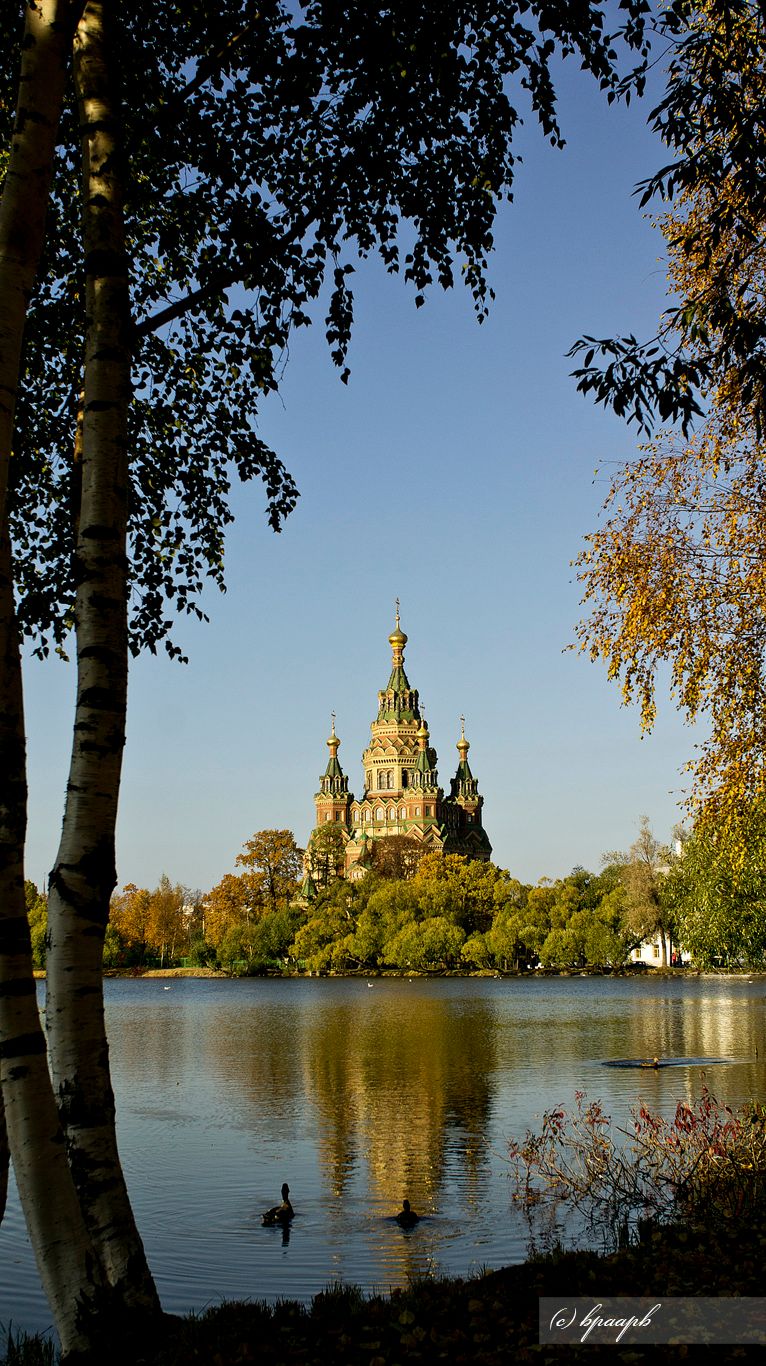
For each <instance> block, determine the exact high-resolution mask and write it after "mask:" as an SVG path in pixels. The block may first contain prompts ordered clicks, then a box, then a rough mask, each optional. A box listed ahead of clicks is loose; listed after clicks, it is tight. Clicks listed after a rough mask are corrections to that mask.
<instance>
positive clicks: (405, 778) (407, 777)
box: [402, 768, 410, 787]
mask: <svg viewBox="0 0 766 1366" xmlns="http://www.w3.org/2000/svg"><path fill="white" fill-rule="evenodd" d="M409 780H410V775H409V773H408V772H407V770H406V768H403V769H402V787H407V785H408V783H409Z"/></svg>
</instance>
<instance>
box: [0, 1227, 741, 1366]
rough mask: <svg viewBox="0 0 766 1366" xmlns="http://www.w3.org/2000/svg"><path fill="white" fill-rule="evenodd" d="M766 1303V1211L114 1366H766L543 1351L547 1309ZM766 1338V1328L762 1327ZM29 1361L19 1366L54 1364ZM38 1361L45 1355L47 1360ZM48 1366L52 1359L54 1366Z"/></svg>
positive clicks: (265, 1322) (331, 1300)
mask: <svg viewBox="0 0 766 1366" xmlns="http://www.w3.org/2000/svg"><path fill="white" fill-rule="evenodd" d="M614 1295H627V1296H651V1297H652V1299H653V1300H658V1301H660V1300H665V1301H667V1299H668V1298H669V1297H676V1296H679V1297H686V1296H692V1295H702V1296H716V1297H717V1296H732V1295H733V1296H758V1297H760V1296H766V1210H764V1211H763V1212H761V1213H759V1214H758V1215H755V1216H754V1215H751V1216H750V1217H749V1218H748V1219H747V1220H732V1221H730V1222H728V1223H721V1222H718V1223H717V1224H716V1225H715V1226H711V1225H710V1224H708V1225H707V1226H704V1227H701V1228H697V1229H692V1228H686V1227H680V1226H675V1227H671V1228H663V1229H655V1230H653V1231H651V1232H650V1233H649V1234H648V1236H647V1237H646V1238H645V1239H644V1241H643V1242H641V1243H640V1244H638V1245H637V1246H635V1247H630V1248H626V1249H624V1250H622V1251H620V1252H617V1253H615V1254H613V1255H611V1256H601V1255H599V1254H597V1253H593V1252H569V1253H559V1254H551V1255H548V1256H546V1257H544V1258H540V1259H539V1260H536V1261H531V1262H527V1263H525V1264H523V1265H521V1266H513V1267H506V1268H505V1269H503V1270H501V1271H494V1272H490V1273H488V1274H487V1275H485V1276H482V1277H480V1278H478V1279H473V1280H469V1281H460V1280H426V1281H421V1282H419V1283H418V1284H416V1285H413V1286H412V1287H410V1288H409V1289H406V1290H399V1291H395V1292H393V1293H392V1294H391V1295H386V1296H380V1297H374V1298H369V1299H367V1298H365V1297H364V1296H362V1295H361V1293H360V1292H358V1291H356V1290H354V1289H340V1290H331V1291H327V1292H325V1293H323V1294H321V1295H318V1296H317V1297H316V1299H315V1300H314V1301H313V1304H312V1305H311V1306H308V1307H304V1306H301V1305H299V1304H296V1303H294V1302H290V1301H285V1302H284V1303H282V1304H278V1305H276V1306H267V1305H263V1304H259V1303H247V1304H225V1305H222V1306H220V1307H218V1308H215V1309H211V1310H209V1311H208V1312H207V1313H205V1314H203V1315H201V1316H199V1317H196V1316H195V1317H191V1318H188V1319H182V1320H173V1321H170V1322H169V1324H168V1333H167V1336H166V1338H165V1341H164V1343H162V1344H161V1343H158V1342H157V1340H156V1338H155V1339H154V1340H153V1341H152V1342H151V1343H150V1342H146V1341H144V1342H143V1343H141V1344H133V1346H132V1347H130V1348H128V1347H127V1345H126V1344H125V1343H124V1341H123V1344H122V1347H123V1349H124V1350H123V1351H121V1350H120V1347H119V1346H118V1345H117V1344H110V1349H109V1350H108V1351H107V1352H105V1354H104V1358H103V1359H104V1366H118V1363H119V1366H250V1364H251V1363H262V1364H263V1366H314V1363H316V1366H320V1363H321V1366H325V1363H328V1362H329V1363H331V1366H407V1364H408V1363H412V1366H416V1363H431V1362H433V1363H437V1362H449V1363H455V1366H461V1363H472V1364H473V1366H500V1363H502V1364H503V1366H505V1364H506V1363H510V1362H525V1361H532V1362H539V1363H540V1364H541V1366H547V1363H556V1364H557V1366H558V1363H562V1362H567V1361H569V1360H570V1359H571V1358H574V1359H575V1360H578V1361H591V1360H594V1359H595V1360H597V1361H599V1362H600V1361H604V1362H607V1361H609V1362H614V1363H637V1364H640V1363H642V1362H665V1361H667V1362H671V1361H677V1360H679V1359H682V1360H688V1361H690V1362H698V1361H699V1362H705V1363H707V1362H711V1363H712V1362H719V1361H731V1362H735V1361H740V1362H741V1361H743V1360H745V1361H748V1362H761V1361H764V1360H766V1348H765V1347H764V1346H763V1345H761V1346H728V1347H726V1346H714V1345H711V1346H685V1345H683V1344H682V1343H675V1344H671V1345H668V1346H651V1345H644V1346H641V1345H638V1344H635V1345H634V1344H630V1345H623V1346H616V1345H613V1344H608V1345H595V1344H591V1343H586V1344H584V1345H582V1346H580V1345H574V1346H570V1345H566V1344H557V1345H553V1344H550V1345H549V1344H543V1345H541V1344H540V1343H539V1342H538V1300H539V1298H540V1297H541V1296H551V1297H554V1298H556V1299H557V1300H559V1301H560V1302H561V1304H562V1305H564V1304H567V1303H570V1302H571V1301H572V1299H573V1298H574V1297H575V1296H587V1297H588V1298H589V1299H591V1300H592V1301H593V1303H594V1304H596V1303H598V1302H599V1301H602V1300H604V1299H605V1298H606V1297H607V1296H614ZM763 1326H764V1329H765V1330H766V1321H764V1325H763ZM29 1346H30V1348H31V1349H32V1351H31V1353H30V1355H27V1354H26V1353H25V1352H22V1353H21V1354H20V1355H19V1356H18V1357H16V1356H14V1357H13V1366H16V1362H18V1363H19V1366H37V1363H38V1362H42V1361H43V1360H44V1358H43V1357H41V1356H39V1355H38V1354H37V1351H36V1350H35V1346H36V1344H34V1343H30V1344H29ZM38 1350H39V1349H38ZM48 1359H50V1358H48Z"/></svg>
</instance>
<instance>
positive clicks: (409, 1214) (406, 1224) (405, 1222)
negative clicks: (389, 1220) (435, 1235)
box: [394, 1200, 420, 1228]
mask: <svg viewBox="0 0 766 1366" xmlns="http://www.w3.org/2000/svg"><path fill="white" fill-rule="evenodd" d="M394 1217H395V1219H396V1222H397V1224H398V1225H399V1227H400V1228H414V1227H415V1225H416V1224H417V1223H418V1221H419V1219H420V1215H419V1214H416V1213H415V1211H414V1209H410V1202H409V1200H402V1207H401V1209H400V1210H399V1213H398V1214H397V1215H395V1216H394Z"/></svg>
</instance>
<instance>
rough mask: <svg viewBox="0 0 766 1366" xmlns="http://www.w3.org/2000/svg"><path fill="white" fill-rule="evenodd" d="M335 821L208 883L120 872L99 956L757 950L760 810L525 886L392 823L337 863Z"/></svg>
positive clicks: (275, 835)
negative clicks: (121, 881)
mask: <svg viewBox="0 0 766 1366" xmlns="http://www.w3.org/2000/svg"><path fill="white" fill-rule="evenodd" d="M337 833H338V832H336V831H332V832H330V834H327V833H326V832H325V831H324V830H322V831H320V832H317V835H316V836H315V837H314V842H313V843H312V844H311V845H310V846H309V856H310V857H309V860H308V863H309V866H310V868H311V870H312V878H311V881H310V883H306V882H305V881H304V855H303V850H301V849H300V848H299V847H298V846H297V844H296V842H295V839H294V837H293V835H292V833H291V832H290V831H289V830H262V831H260V832H258V833H257V834H255V835H254V836H253V838H252V839H250V840H248V841H247V843H246V844H245V846H244V850H243V852H242V853H241V854H240V855H238V857H237V860H236V863H237V867H238V871H237V872H235V873H226V874H225V876H224V877H223V878H222V879H221V881H220V882H219V883H218V884H217V886H215V887H213V888H212V890H211V891H209V892H205V893H201V892H199V891H192V890H190V889H189V888H186V887H183V886H181V885H180V884H177V883H175V884H174V883H171V881H170V879H169V878H168V877H167V876H165V875H163V877H161V878H160V881H159V884H158V886H157V887H155V888H154V889H153V890H149V889H147V888H143V887H137V886H135V885H134V884H132V883H131V884H128V885H127V886H126V887H124V888H123V890H122V892H121V893H119V895H115V896H114V898H113V900H112V907H111V914H110V920H109V927H108V930H107V934H106V942H105V948H104V966H105V968H107V969H123V970H129V969H131V968H134V969H136V970H137V971H140V970H143V969H146V968H149V967H171V966H179V965H184V966H190V967H201V966H207V967H213V968H220V969H222V970H224V971H226V972H229V973H233V974H242V975H246V974H257V973H262V972H266V971H273V970H289V971H295V970H303V971H308V972H315V973H326V972H329V973H332V972H348V971H376V970H380V969H393V970H399V971H404V972H407V971H410V972H424V971H465V972H480V971H501V972H507V971H512V972H516V971H522V970H525V969H528V968H532V967H537V966H538V965H539V966H541V967H543V968H562V969H565V968H598V967H612V968H614V967H619V966H620V965H622V964H623V963H625V962H626V960H627V959H628V958H629V955H630V953H631V950H632V949H634V948H635V947H636V946H637V945H638V944H640V943H641V942H642V941H643V940H645V939H654V940H655V941H656V942H658V943H659V945H660V958H659V963H660V965H663V966H664V965H665V964H667V963H669V962H670V961H671V954H672V952H673V949H674V948H676V947H678V946H679V945H683V946H684V947H685V948H688V949H689V951H690V952H691V954H692V957H693V960H694V962H695V963H696V964H697V965H698V966H701V967H712V966H721V967H733V966H738V965H742V966H753V967H755V966H759V965H762V964H763V963H764V960H765V959H766V914H765V913H764V912H765V911H766V871H765V870H766V860H765V859H764V854H766V820H764V818H763V817H760V818H757V819H756V818H755V817H753V818H752V819H751V821H750V823H749V828H748V833H747V841H746V845H747V855H746V857H745V858H744V859H743V858H742V855H741V849H742V844H743V836H742V833H741V832H740V833H739V834H738V837H737V841H736V844H735V845H734V846H733V847H731V848H729V847H727V846H724V845H723V843H719V842H717V841H716V839H715V838H714V837H711V835H710V833H709V831H707V830H705V831H704V832H697V833H693V834H692V835H690V836H689V835H684V834H683V832H678V833H679V837H678V840H677V843H676V846H675V848H674V849H671V848H669V847H665V846H663V845H661V844H660V843H659V841H658V840H656V839H655V837H654V836H653V834H652V832H651V829H650V827H649V822H648V821H647V820H646V819H644V820H642V822H641V827H640V831H639V835H638V838H637V839H636V840H635V841H634V843H633V844H632V845H631V847H630V849H629V850H628V851H627V852H625V853H611V854H607V855H605V856H604V865H605V866H604V867H603V868H602V870H601V871H600V872H599V873H593V872H589V871H588V870H587V869H585V868H580V867H578V868H574V869H573V870H572V872H571V873H570V874H569V875H568V876H567V877H563V878H557V879H555V880H551V879H548V878H543V879H541V881H540V882H539V883H538V885H537V886H530V885H527V884H524V883H522V882H520V881H519V880H518V879H517V878H514V877H512V876H511V874H510V873H509V872H507V871H506V870H504V869H502V868H498V867H497V866H496V865H495V864H493V863H479V862H471V861H469V860H467V859H465V858H463V857H462V856H461V855H459V854H446V855H445V854H440V853H424V852H423V850H422V848H421V846H419V845H418V844H417V842H416V841H414V840H411V839H407V838H405V837H399V836H392V837H390V838H388V839H382V840H379V841H376V842H375V843H374V844H373V845H372V846H371V857H370V864H371V866H370V867H369V869H368V871H367V872H366V874H365V876H364V877H363V878H362V879H360V880H359V881H354V882H350V881H347V880H346V879H344V878H343V877H341V876H340V875H339V870H340V867H341V866H342V860H341V857H340V854H341V849H340V844H339V843H338V842H337V838H336V836H337ZM27 909H28V913H29V919H30V926H31V931H32V943H33V951H34V956H35V965H36V966H37V967H43V966H44V964H45V932H46V906H45V898H44V897H43V896H42V895H41V894H40V893H38V891H37V888H36V887H35V886H34V885H33V884H32V883H31V882H28V883H27Z"/></svg>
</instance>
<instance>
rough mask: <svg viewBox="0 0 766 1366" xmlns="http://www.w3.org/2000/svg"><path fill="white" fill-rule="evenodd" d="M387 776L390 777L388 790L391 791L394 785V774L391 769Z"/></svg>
mask: <svg viewBox="0 0 766 1366" xmlns="http://www.w3.org/2000/svg"><path fill="white" fill-rule="evenodd" d="M386 777H387V778H388V790H389V792H390V791H391V790H392V789H393V786H394V775H393V772H392V770H391V769H389V770H388V773H387V774H386Z"/></svg>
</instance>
